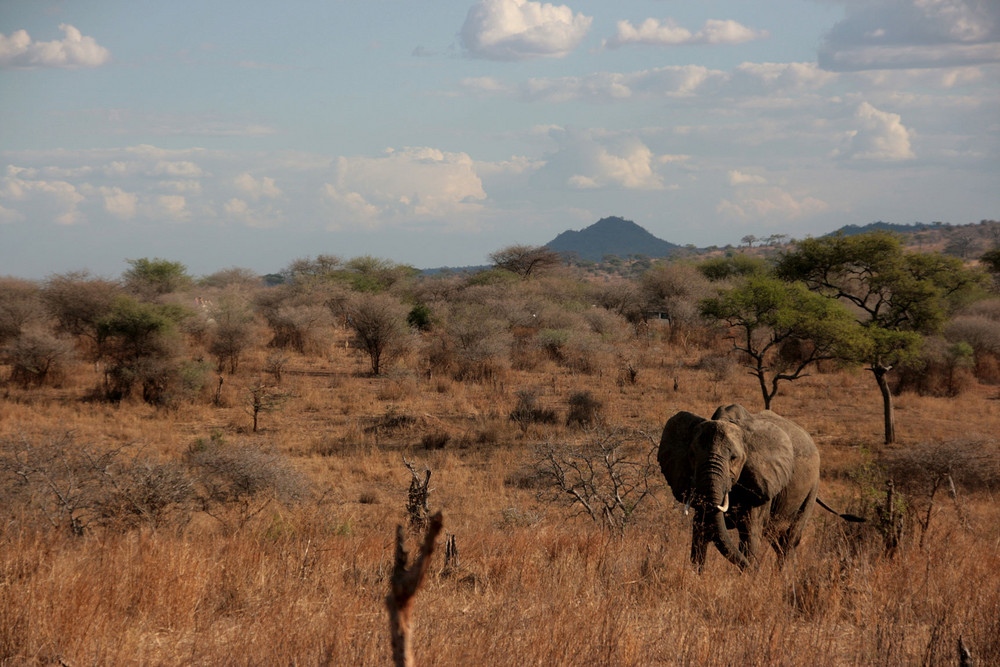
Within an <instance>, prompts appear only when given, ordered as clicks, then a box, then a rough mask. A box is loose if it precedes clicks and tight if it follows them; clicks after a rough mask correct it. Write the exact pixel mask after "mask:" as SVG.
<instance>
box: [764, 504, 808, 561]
mask: <svg viewBox="0 0 1000 667" xmlns="http://www.w3.org/2000/svg"><path fill="white" fill-rule="evenodd" d="M815 503H816V492H815V491H814V492H812V493H810V494H809V496H808V497H807V498H806V499H805V501H804V502H803V503H802V505H801V506H799V508H798V510H797V511H796V513H795V516H794V517H793V518H792V520H791V521H789V523H788V526H787V528H785V529H783V530H781V531H780V532H778V533H777V534H776V535H775V536H774V538H773V539H772V540H771V546H772V547H774V551H775V553H776V554H778V567H784V565H785V561H786V560H788V559H789V558H792V557H793V556H794V555H795V548H796V547H797V546H799V542H801V541H802V533H803V531H804V530H805V528H806V523H807V522H808V520H809V516H810V515H811V514H812V508H813V505H814V504H815Z"/></svg>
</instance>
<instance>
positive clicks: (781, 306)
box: [701, 276, 861, 410]
mask: <svg viewBox="0 0 1000 667" xmlns="http://www.w3.org/2000/svg"><path fill="white" fill-rule="evenodd" d="M701 311H702V314H703V315H704V316H705V317H709V318H712V319H716V320H719V321H721V322H725V323H726V324H727V325H728V326H729V327H730V328H731V329H732V331H733V334H732V340H733V347H734V348H735V349H737V350H739V351H740V352H742V353H744V354H745V355H746V356H747V357H748V358H749V360H750V363H749V368H750V373H751V375H753V376H755V377H756V378H757V381H758V382H759V384H760V391H761V395H762V396H763V398H764V409H766V410H770V409H771V401H772V400H773V399H774V396H775V394H777V393H778V384H779V383H780V382H783V381H792V380H797V379H798V378H801V377H805V376H806V375H807V373H806V369H807V368H808V367H809V366H811V365H813V364H815V363H817V362H819V361H821V360H824V359H835V358H844V357H850V356H852V355H853V352H852V350H853V349H854V348H855V347H856V346H857V345H859V344H860V337H861V334H860V331H859V327H858V325H857V323H856V322H855V321H854V319H853V317H852V316H851V314H850V313H849V312H848V311H847V309H846V308H844V307H843V306H842V305H841V304H839V303H837V302H836V301H832V300H830V299H827V298H825V297H823V296H821V295H819V294H814V293H812V292H810V291H809V290H808V289H807V288H806V287H805V285H803V284H802V283H787V282H784V281H782V280H779V279H777V278H772V277H767V276H752V277H749V278H746V279H744V280H743V282H742V283H740V284H739V285H737V286H736V287H733V288H731V289H728V290H724V291H722V292H721V293H720V294H719V296H717V297H713V298H709V299H704V300H703V301H702V302H701ZM793 349H794V352H795V353H794V354H790V353H789V352H790V350H793Z"/></svg>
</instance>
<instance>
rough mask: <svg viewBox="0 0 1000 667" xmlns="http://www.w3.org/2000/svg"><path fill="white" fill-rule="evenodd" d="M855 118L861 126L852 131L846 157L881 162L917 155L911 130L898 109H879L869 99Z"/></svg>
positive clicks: (859, 108)
mask: <svg viewBox="0 0 1000 667" xmlns="http://www.w3.org/2000/svg"><path fill="white" fill-rule="evenodd" d="M854 118H855V120H856V121H857V122H858V124H859V125H860V127H859V128H858V129H857V130H853V131H851V132H850V133H849V136H850V148H849V150H848V152H847V155H846V157H848V158H850V159H852V160H873V161H877V162H898V161H901V160H911V159H913V158H914V157H916V155H914V153H913V149H912V148H910V132H909V130H908V129H907V128H906V126H905V125H903V123H902V118H901V116H900V115H899V114H898V113H890V112H888V111H879V110H878V109H876V108H875V107H873V106H872V105H871V104H869V103H868V102H862V103H861V104H860V105H859V106H858V109H857V111H856V112H855V113H854Z"/></svg>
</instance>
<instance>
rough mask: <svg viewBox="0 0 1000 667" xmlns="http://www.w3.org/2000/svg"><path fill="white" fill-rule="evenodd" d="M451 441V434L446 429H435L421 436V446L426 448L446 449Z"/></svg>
mask: <svg viewBox="0 0 1000 667" xmlns="http://www.w3.org/2000/svg"><path fill="white" fill-rule="evenodd" d="M450 441H451V435H450V434H448V433H445V432H444V431H434V432H433V433H425V434H424V435H423V437H421V438H420V446H421V447H423V448H424V449H444V448H445V447H447V446H448V443H449V442H450Z"/></svg>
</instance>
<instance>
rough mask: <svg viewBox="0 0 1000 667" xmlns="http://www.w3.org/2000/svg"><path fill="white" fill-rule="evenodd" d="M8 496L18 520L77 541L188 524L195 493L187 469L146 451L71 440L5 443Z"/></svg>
mask: <svg viewBox="0 0 1000 667" xmlns="http://www.w3.org/2000/svg"><path fill="white" fill-rule="evenodd" d="M0 489H2V496H3V499H4V501H3V506H4V508H5V509H6V510H7V511H8V512H10V513H11V514H10V517H11V518H13V517H17V520H18V521H24V522H27V525H28V526H30V527H33V528H35V529H38V528H41V527H43V526H48V527H50V528H53V529H55V530H58V531H64V532H66V533H68V534H72V535H82V534H84V532H86V531H87V530H90V529H93V528H114V529H118V530H123V529H131V528H137V527H139V526H142V525H148V526H151V527H153V528H156V527H159V526H162V525H164V524H166V523H169V522H173V523H178V524H183V523H186V521H187V519H188V517H189V516H190V513H191V511H192V510H193V508H194V500H195V495H194V488H193V485H192V482H191V479H190V478H189V476H188V474H187V473H186V471H185V470H184V469H183V468H182V466H180V465H178V464H176V463H171V462H159V461H155V460H152V459H150V458H149V457H148V456H146V455H145V454H144V452H143V451H142V450H141V449H138V448H135V447H132V446H127V445H126V446H122V447H118V448H111V449H101V448H98V447H95V446H93V445H88V444H83V443H80V442H77V441H76V439H75V438H74V437H73V436H72V435H71V434H60V435H56V436H42V437H40V438H28V437H21V438H18V439H13V440H4V441H2V442H0Z"/></svg>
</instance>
